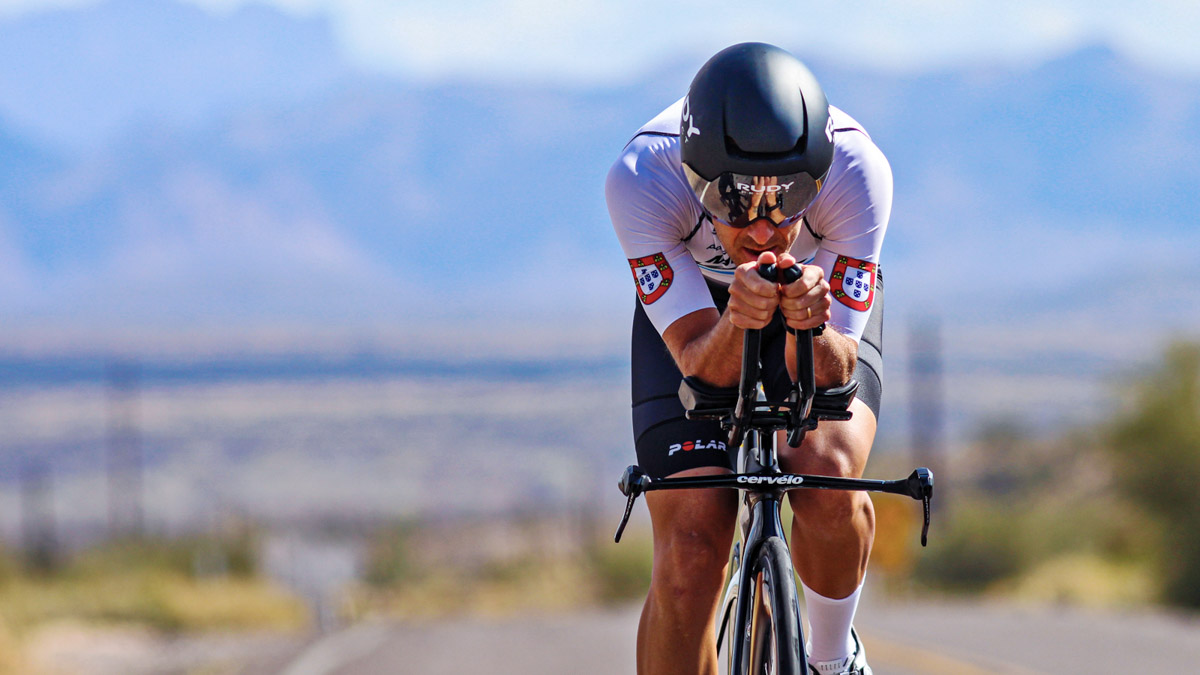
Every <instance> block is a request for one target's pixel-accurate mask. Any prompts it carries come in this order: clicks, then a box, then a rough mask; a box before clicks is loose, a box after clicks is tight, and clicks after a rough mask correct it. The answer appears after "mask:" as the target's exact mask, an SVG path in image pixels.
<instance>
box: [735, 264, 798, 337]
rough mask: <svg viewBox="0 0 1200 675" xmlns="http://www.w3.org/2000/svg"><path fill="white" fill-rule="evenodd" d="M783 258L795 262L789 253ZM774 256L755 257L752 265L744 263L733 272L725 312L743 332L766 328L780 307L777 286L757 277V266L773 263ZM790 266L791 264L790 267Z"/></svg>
mask: <svg viewBox="0 0 1200 675" xmlns="http://www.w3.org/2000/svg"><path fill="white" fill-rule="evenodd" d="M782 258H787V259H791V261H792V263H791V264H793V265H794V264H795V263H796V260H795V259H794V258H792V256H790V255H788V254H786V253H785V254H783V256H782ZM774 262H775V254H774V253H771V252H770V251H767V252H766V253H763V254H761V255H759V256H758V260H757V261H755V262H748V263H743V264H741V265H738V266H737V269H736V270H735V271H734V273H733V283H732V284H730V285H729V305H728V306H727V308H726V311H727V312H728V313H729V320H730V321H731V322H732V323H733V325H735V326H737V327H738V328H742V329H750V328H765V327H766V325H767V324H769V323H771V317H773V316H775V308H776V307H778V306H779V300H780V297H781V294H780V291H779V284H777V283H775V282H773V281H767V280H766V279H764V278H762V277H760V276H759V275H758V266H759V265H766V264H773V263H774ZM789 266H790V265H789Z"/></svg>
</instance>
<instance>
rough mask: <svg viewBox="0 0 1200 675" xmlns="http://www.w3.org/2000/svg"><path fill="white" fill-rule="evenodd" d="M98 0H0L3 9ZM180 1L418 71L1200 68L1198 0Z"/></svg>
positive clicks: (510, 74)
mask: <svg viewBox="0 0 1200 675" xmlns="http://www.w3.org/2000/svg"><path fill="white" fill-rule="evenodd" d="M97 1H99V0H0V16H3V15H6V14H7V15H13V14H20V13H22V12H29V11H39V10H45V9H48V8H54V7H59V6H70V5H84V4H89V3H94V2H97ZM183 1H185V2H190V3H192V4H197V5H200V6H203V7H205V8H207V9H210V10H212V11H214V12H227V11H233V10H235V9H237V8H238V7H240V6H243V5H247V4H252V3H257V4H269V5H273V6H276V7H279V8H281V9H284V10H285V11H288V12H292V13H296V14H303V15H310V16H311V15H313V14H321V15H326V16H328V17H329V18H330V19H331V21H332V23H333V25H334V26H335V29H336V31H337V34H338V37H339V39H340V40H341V42H342V44H343V46H344V48H345V49H346V50H347V52H348V53H349V54H350V55H351V56H352V57H353V58H354V60H355V61H357V62H358V63H360V64H362V65H364V66H367V67H369V68H371V69H375V70H380V71H385V72H390V73H396V74H400V75H404V76H408V77H413V78H418V79H439V78H441V77H444V76H447V75H454V76H457V77H461V76H463V75H464V74H465V75H467V76H475V77H479V78H481V79H482V78H493V77H499V78H502V79H505V80H510V81H512V80H538V81H546V80H549V81H562V82H570V83H574V84H584V85H587V84H601V83H612V82H619V81H621V80H622V79H623V78H627V77H631V76H636V75H637V74H638V73H640V72H644V71H647V70H651V69H653V65H654V64H655V63H659V62H663V61H674V60H676V59H679V58H681V57H682V58H688V59H695V58H699V57H702V56H704V55H707V54H711V53H713V52H715V51H717V50H718V49H720V48H721V47H724V46H726V45H728V44H730V43H733V42H738V41H742V40H751V39H753V40H762V41H767V42H775V43H779V44H782V45H786V46H789V47H791V48H793V49H796V50H797V51H803V52H805V53H808V54H812V53H814V52H820V53H823V54H828V55H829V56H830V57H832V58H835V59H838V60H841V61H843V62H845V63H847V64H852V65H867V66H872V67H881V66H882V67H887V68H899V69H913V68H920V67H927V66H937V65H939V64H943V63H962V62H963V61H975V62H981V61H997V60H999V61H1007V62H1013V61H1018V62H1019V61H1032V60H1038V59H1041V58H1045V57H1046V56H1048V55H1052V54H1056V53H1060V52H1064V51H1067V50H1070V49H1072V48H1074V47H1077V46H1079V45H1081V44H1084V43H1089V42H1097V41H1103V42H1106V43H1108V44H1110V45H1111V46H1113V47H1115V48H1116V49H1118V50H1119V51H1121V52H1123V53H1125V54H1127V55H1129V56H1131V57H1133V58H1135V59H1136V60H1138V61H1141V62H1144V63H1148V64H1153V65H1155V66H1158V67H1163V68H1166V69H1169V70H1177V71H1185V72H1200V40H1197V39H1196V35H1197V34H1198V33H1200V2H1197V1H1196V0H1156V1H1154V2H1134V1H1131V0H1057V1H1053V0H1013V1H1009V2H1000V3H997V2H994V0H958V1H954V0H890V1H888V2H871V1H869V0H839V1H837V2H822V3H805V2H786V3H785V2H779V1H778V0H776V1H764V0H743V1H741V2H737V3H730V2H718V1H714V0H691V1H690V2H686V3H673V2H661V1H655V0H573V1H572V2H562V1H561V0H456V1H455V2H446V1H445V0H183Z"/></svg>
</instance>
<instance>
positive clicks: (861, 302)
mask: <svg viewBox="0 0 1200 675" xmlns="http://www.w3.org/2000/svg"><path fill="white" fill-rule="evenodd" d="M878 267H879V265H878V263H873V262H867V261H865V260H858V259H856V258H851V257H849V256H844V255H839V256H838V258H837V262H836V263H834V265H833V275H832V276H831V277H830V279H829V287H830V289H832V291H833V297H835V298H837V301H838V302H840V303H842V304H843V305H845V306H847V307H849V308H850V309H856V310H858V311H860V312H865V311H867V310H868V309H871V302H872V301H874V300H875V270H876V268H878Z"/></svg>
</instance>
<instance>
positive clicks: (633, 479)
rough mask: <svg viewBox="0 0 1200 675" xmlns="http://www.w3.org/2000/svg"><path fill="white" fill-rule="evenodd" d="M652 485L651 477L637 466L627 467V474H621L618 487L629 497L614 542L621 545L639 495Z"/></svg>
mask: <svg viewBox="0 0 1200 675" xmlns="http://www.w3.org/2000/svg"><path fill="white" fill-rule="evenodd" d="M649 484H650V477H649V476H647V475H646V472H645V471H642V470H641V469H640V468H638V467H636V466H627V467H625V473H623V474H621V480H620V481H618V482H617V487H618V488H620V490H621V494H623V495H625V496H626V497H629V500H628V501H626V502H625V515H623V516H621V524H620V525H617V533H616V534H615V535H614V536H613V542H615V543H618V544H619V543H621V535H622V534H624V532H625V526H626V525H627V524H629V516H630V514H632V513H633V503H634V502H636V501H637V498H638V496H639V495H641V494H642V492H644V491H645V489H646V486H647V485H649Z"/></svg>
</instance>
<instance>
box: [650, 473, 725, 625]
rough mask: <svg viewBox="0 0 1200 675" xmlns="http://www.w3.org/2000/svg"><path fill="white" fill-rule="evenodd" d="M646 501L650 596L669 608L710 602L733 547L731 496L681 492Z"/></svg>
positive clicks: (704, 492)
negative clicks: (650, 531)
mask: <svg viewBox="0 0 1200 675" xmlns="http://www.w3.org/2000/svg"><path fill="white" fill-rule="evenodd" d="M689 473H693V474H702V473H705V474H711V473H718V470H714V469H696V470H693V471H692V472H689ZM647 503H648V505H649V506H650V517H651V520H652V521H653V524H654V571H653V574H652V576H651V592H652V593H654V594H655V595H657V596H659V597H660V598H661V599H662V600H663V601H665V602H669V603H672V604H674V603H678V602H684V603H685V604H686V603H688V602H689V601H694V600H701V599H707V600H711V598H712V597H713V596H714V595H715V594H716V593H717V592H718V591H719V589H720V586H721V582H722V581H724V578H725V563H726V562H727V560H728V558H729V547H730V546H731V545H732V544H733V529H734V528H733V526H734V520H735V519H736V517H737V500H736V498H735V496H734V495H733V494H731V493H728V492H724V491H718V490H683V491H678V492H658V493H651V494H649V495H647Z"/></svg>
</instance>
